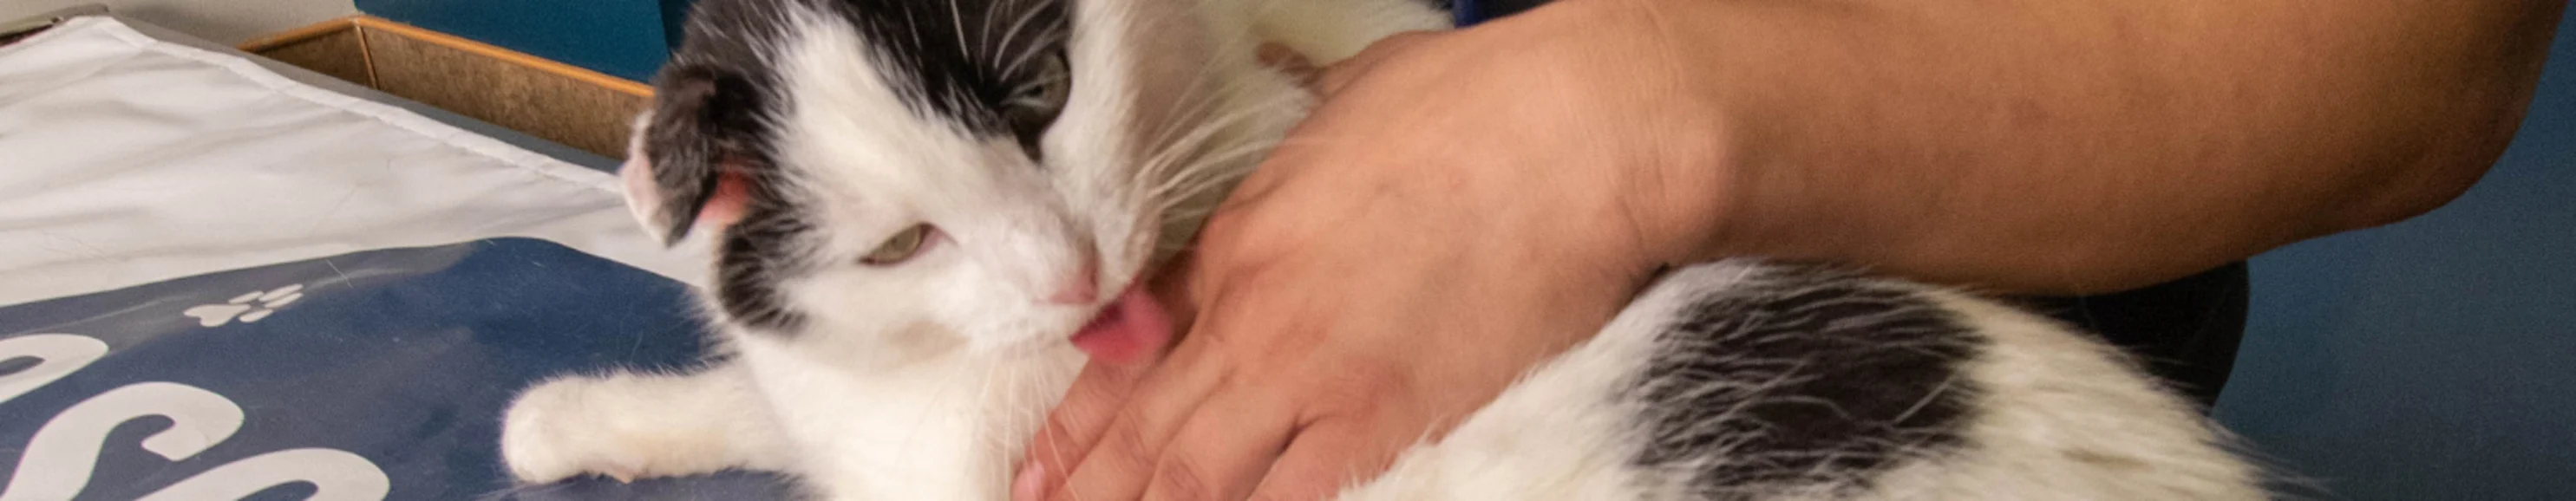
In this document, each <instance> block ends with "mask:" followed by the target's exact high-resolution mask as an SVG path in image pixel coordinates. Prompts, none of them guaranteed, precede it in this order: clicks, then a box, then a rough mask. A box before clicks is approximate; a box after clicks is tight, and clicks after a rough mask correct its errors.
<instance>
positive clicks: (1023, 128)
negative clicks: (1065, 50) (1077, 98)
mask: <svg viewBox="0 0 2576 501" xmlns="http://www.w3.org/2000/svg"><path fill="white" fill-rule="evenodd" d="M1029 64H1034V65H1037V69H1036V70H1035V72H1033V73H1031V76H1030V77H1029V78H1028V79H1027V80H1025V81H1023V83H1021V84H1020V86H1019V87H1018V88H1015V89H1012V90H1011V98H1010V101H1009V102H1007V103H1004V104H1005V106H1003V111H1002V119H1003V120H1004V121H1007V122H1009V123H1010V126H1011V133H1012V134H1014V135H1017V136H1019V139H1020V144H1021V146H1023V147H1027V148H1028V150H1029V152H1030V153H1031V154H1035V153H1036V152H1037V138H1038V136H1039V135H1041V134H1044V133H1045V132H1046V129H1047V127H1048V126H1051V125H1054V124H1055V118H1056V115H1058V114H1061V113H1063V112H1064V105H1065V101H1066V100H1068V99H1071V98H1072V94H1073V74H1072V73H1071V72H1070V71H1069V70H1070V69H1069V68H1067V67H1065V61H1064V55H1063V54H1054V55H1049V56H1046V57H1044V58H1042V59H1041V60H1038V61H1030V62H1029Z"/></svg>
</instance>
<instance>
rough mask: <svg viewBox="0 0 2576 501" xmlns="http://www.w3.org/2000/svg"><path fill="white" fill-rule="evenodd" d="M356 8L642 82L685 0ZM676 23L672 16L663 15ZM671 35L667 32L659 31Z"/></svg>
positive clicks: (415, 1)
mask: <svg viewBox="0 0 2576 501" xmlns="http://www.w3.org/2000/svg"><path fill="white" fill-rule="evenodd" d="M356 2H357V6H358V11H359V12H365V13H367V14H370V15H374V16H376V17H382V18H386V19H391V20H394V21H397V22H401V23H405V24H410V25H414V26H419V27H423V28H429V29H432V30H437V31H439V32H443V33H448V34H453V35H457V36H461V37H465V38H469V39H473V40H475V41H479V42H483V43H488V44H492V45H498V46H501V47H504V48H508V49H510V50H515V51H519V52H525V53H528V54H532V55H535V56H537V57H543V58H546V59H552V60H555V61H561V62H563V63H566V64H571V65H574V66H580V67H583V68H589V69H591V70H593V71H598V72H600V73H607V74H609V75H614V76H617V77H620V78H625V79H629V80H636V81H644V80H649V79H651V78H652V76H653V72H654V71H655V70H658V69H661V67H662V60H664V59H668V58H670V49H669V47H670V43H671V42H673V41H675V40H676V34H675V32H673V31H672V30H670V29H668V28H667V25H666V24H665V23H664V19H666V16H664V15H663V12H664V11H665V10H671V11H672V12H675V13H676V12H680V11H682V10H685V9H686V8H687V7H686V5H687V3H686V0H356ZM667 18H668V19H671V20H673V21H674V22H676V20H677V19H679V18H680V16H667ZM666 33H672V34H666Z"/></svg>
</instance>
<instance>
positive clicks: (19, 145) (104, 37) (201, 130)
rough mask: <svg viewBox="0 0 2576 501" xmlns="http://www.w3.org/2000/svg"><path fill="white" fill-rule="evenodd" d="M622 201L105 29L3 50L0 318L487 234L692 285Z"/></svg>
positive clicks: (340, 98)
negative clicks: (35, 305)
mask: <svg viewBox="0 0 2576 501" xmlns="http://www.w3.org/2000/svg"><path fill="white" fill-rule="evenodd" d="M617 186H618V184H617V180H616V179H615V177H614V176H611V175H608V174H606V173H602V172H598V171H594V170H590V169H585V168H582V167H580V166H577V165H573V164H570V163H566V162H563V161H560V160H557V159H554V158H552V157H548V156H545V155H541V154H537V153H534V152H530V151H528V150H525V149H521V148H518V147H515V146H511V145H509V144H507V143H504V142H501V141H498V140H495V139H492V138H489V137H484V136H480V135H476V134H474V133H471V132H468V131H465V130H462V129H458V128H456V127H453V126H449V125H447V124H444V123H440V122H438V121H435V120H432V119H429V118H427V117H423V116H420V115H418V114H415V113H412V112H409V111H405V110H402V109H400V108H396V107H393V106H388V105H384V104H379V103H375V102H370V101H366V100H363V99H359V98H355V97H351V96H347V95H342V94H338V93H334V92H330V91H327V90H322V89H319V88H315V87H313V86H310V85H306V84H303V83H300V82H297V81H294V80H292V79H289V78H286V77H284V76H281V75H278V74H277V73H275V72H271V71H269V70H267V69H265V68H262V67H260V66H259V65H257V64H253V63H252V62H250V61H248V60H245V59H242V58H240V57H238V56H234V55H230V54H223V53H216V52H210V51H206V50H201V49H197V48H193V47H188V46H184V45H179V44H174V43H169V42H164V41H161V40H158V39H154V38H152V37H149V36H146V35H144V34H142V33H138V32H136V31H135V30H133V29H132V28H129V27H127V26H125V25H123V24H121V23H118V22H117V21H115V20H113V19H108V18H98V17H91V18H81V19H78V20H74V21H71V22H69V23H67V24H65V25H63V26H59V27H56V28H54V29H53V30H51V31H47V32H45V33H42V34H39V35H37V36H36V37H35V38H32V39H29V40H26V41H22V42H20V43H18V44H15V45H11V46H7V47H0V304H13V303H20V302H26V301H32V300H38V299H45V298H53V297H62V296H70V295H77V294H84V293H90V292H98V291H104V290H111V289H117V288H122V287H127V286H133V285H140V284H144V283H150V282H155V281H159V280H165V279H170V278H175V277H180V276H188V275H194V274H199V273H206V272H211V271H219V270H225V269H232V268H240V267H248V266H254V265H262V264H268V263H276V262H284V261H292V260H300V259H311V258H316V257H323V256H331V255H337V254H341V253H346V252H352V251H359V250H366V249H376V248H385V247H405V246H421V245H437V244H447V243H455V242H462V241H470V240H477V239H483V238H492V237H499V236H525V237H535V238H542V239H546V240H551V241H554V242H557V243H561V244H564V245H566V246H570V247H572V248H575V249H579V250H581V251H583V252H587V253H590V254H594V255H598V256H601V257H606V258H609V259H613V260H616V261H618V262H621V263H625V264H628V265H632V266H636V267H639V268H644V269H646V270H650V271H653V272H655V273H658V274H661V275H663V276H668V277H673V278H675V279H679V280H682V281H684V282H689V283H692V284H696V283H697V281H698V279H699V278H700V275H701V273H700V271H699V270H700V269H701V268H700V267H701V266H703V265H702V264H700V263H703V261H700V260H699V259H698V258H696V257H694V255H695V254H696V253H697V252H699V251H697V250H695V249H691V248H683V249H678V250H670V249H663V248H661V247H660V246H659V245H656V244H655V243H653V242H651V241H649V239H647V238H646V237H645V236H644V234H643V233H642V231H641V230H640V229H638V228H637V227H636V226H635V224H634V223H633V222H632V221H631V220H630V219H629V218H628V216H627V213H626V211H625V209H624V208H623V206H622V203H623V202H622V201H621V200H620V199H619V197H618V194H617V193H616V191H615V190H616V189H617Z"/></svg>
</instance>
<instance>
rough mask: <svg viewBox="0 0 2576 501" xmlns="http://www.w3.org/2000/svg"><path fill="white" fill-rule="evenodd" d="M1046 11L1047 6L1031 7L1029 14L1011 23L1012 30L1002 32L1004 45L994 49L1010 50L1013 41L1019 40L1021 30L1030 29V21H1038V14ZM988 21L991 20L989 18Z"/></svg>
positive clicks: (1022, 14) (1014, 3) (1015, 3)
mask: <svg viewBox="0 0 2576 501" xmlns="http://www.w3.org/2000/svg"><path fill="white" fill-rule="evenodd" d="M1021 3H1022V2H1011V4H1012V5H1019V4H1021ZM1045 11H1046V7H1045V6H1038V7H1031V8H1029V9H1028V11H1027V12H1022V13H1020V18H1019V19H1018V20H1015V21H1011V27H1010V28H1007V29H1004V30H1002V43H1001V44H999V45H995V46H994V47H997V48H1000V49H1001V50H1010V49H1011V47H1012V45H1011V41H1012V40H1014V39H1017V38H1019V34H1020V30H1022V29H1026V28H1028V25H1029V20H1032V19H1037V17H1038V13H1039V12H1045ZM987 19H990V18H989V17H988V18H987Z"/></svg>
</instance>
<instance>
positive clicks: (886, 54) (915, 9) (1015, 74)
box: [813, 0, 1073, 155]
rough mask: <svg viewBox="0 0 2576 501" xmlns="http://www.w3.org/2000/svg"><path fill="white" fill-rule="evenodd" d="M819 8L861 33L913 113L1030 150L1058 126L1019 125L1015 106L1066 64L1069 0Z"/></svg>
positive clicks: (847, 3)
mask: <svg viewBox="0 0 2576 501" xmlns="http://www.w3.org/2000/svg"><path fill="white" fill-rule="evenodd" d="M813 1H815V2H816V4H817V6H819V7H822V8H823V9H825V11H826V12H832V13H835V14H838V15H840V16H841V17H842V18H843V19H844V20H846V21H848V22H849V23H850V25H851V26H853V27H856V28H858V31H859V36H860V37H862V38H865V39H867V40H868V42H869V43H870V44H871V45H872V47H870V48H872V49H875V50H876V52H875V55H876V56H877V57H879V58H882V60H880V61H877V63H878V64H877V67H878V68H880V69H881V70H882V71H883V72H884V73H883V74H882V76H883V77H884V78H885V80H886V81H887V82H889V83H891V84H893V85H894V86H895V89H896V91H897V92H901V93H904V94H905V99H904V103H905V104H906V105H908V106H911V107H912V108H913V112H914V113H917V114H921V115H923V116H925V117H931V116H936V117H939V118H944V119H946V121H950V122H954V123H956V124H958V125H960V126H963V127H964V128H965V130H966V131H967V132H971V133H975V134H979V135H984V136H988V137H1001V136H1018V137H1020V138H1021V139H1023V141H1022V142H1023V144H1034V142H1035V137H1034V136H1035V135H1036V134H1037V133H1039V132H1041V131H1043V130H1044V129H1045V126H1046V125H1049V124H1050V123H1051V122H1052V121H1053V117H1052V116H1049V117H1048V120H1046V122H1050V123H1036V124H1033V125H1034V127H1032V126H1031V125H1032V124H1026V123H1014V122H1016V121H1015V120H1012V119H1011V118H1012V116H1013V115H1014V113H1013V110H1012V106H1013V105H1012V104H1011V103H1012V101H1013V99H1014V98H1015V97H1017V96H1018V94H1019V93H1021V92H1024V91H1027V90H1030V89H1032V88H1033V87H1032V86H1035V85H1039V83H1040V82H1038V80H1039V79H1042V78H1047V75H1046V72H1047V71H1048V69H1049V65H1050V64H1055V63H1058V62H1060V61H1062V58H1063V57H1064V53H1065V48H1064V42H1065V40H1066V39H1067V38H1068V37H1069V36H1071V34H1072V29H1073V27H1072V25H1070V24H1068V21H1069V20H1068V19H1067V18H1066V10H1067V9H1066V8H1067V6H1066V5H1065V2H1066V1H1067V0H949V1H937V2H924V1H920V0H813ZM1031 154H1032V155H1034V154H1035V150H1034V149H1032V150H1031Z"/></svg>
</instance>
